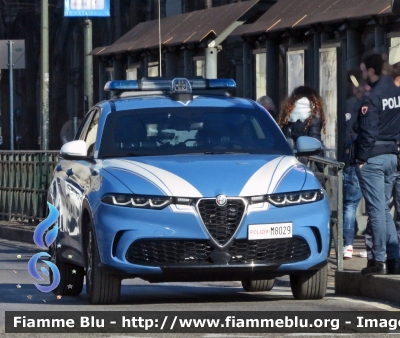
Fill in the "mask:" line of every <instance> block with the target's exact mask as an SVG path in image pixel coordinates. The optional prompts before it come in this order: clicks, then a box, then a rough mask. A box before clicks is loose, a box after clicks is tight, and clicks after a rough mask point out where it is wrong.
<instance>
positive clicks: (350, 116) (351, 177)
mask: <svg viewBox="0 0 400 338" xmlns="http://www.w3.org/2000/svg"><path fill="white" fill-rule="evenodd" d="M352 77H353V80H351V81H349V88H351V96H350V97H349V98H348V99H347V100H346V111H345V119H346V129H345V138H344V152H343V153H344V155H343V158H342V161H343V162H344V163H345V167H344V169H343V259H351V258H352V257H353V243H354V233H355V223H356V214H357V208H358V204H359V203H360V200H361V198H362V192H361V187H360V183H359V181H358V177H357V166H356V163H355V159H354V156H353V155H354V154H353V151H354V141H355V140H356V138H357V134H356V133H355V131H354V128H355V127H356V123H357V116H358V112H359V110H360V108H361V105H362V103H363V100H364V94H365V89H364V87H363V86H362V85H360V84H359V83H358V81H357V79H356V77H355V76H354V75H353V74H351V76H350V77H349V79H351V78H352ZM360 255H363V257H366V255H367V253H366V252H365V251H363V252H362V253H360ZM364 255H365V256H364Z"/></svg>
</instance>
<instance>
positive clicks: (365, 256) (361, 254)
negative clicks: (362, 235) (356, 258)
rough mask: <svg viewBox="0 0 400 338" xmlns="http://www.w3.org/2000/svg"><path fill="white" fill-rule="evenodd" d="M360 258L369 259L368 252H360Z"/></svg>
mask: <svg viewBox="0 0 400 338" xmlns="http://www.w3.org/2000/svg"><path fill="white" fill-rule="evenodd" d="M360 257H361V258H367V257H368V254H367V252H366V251H361V252H360Z"/></svg>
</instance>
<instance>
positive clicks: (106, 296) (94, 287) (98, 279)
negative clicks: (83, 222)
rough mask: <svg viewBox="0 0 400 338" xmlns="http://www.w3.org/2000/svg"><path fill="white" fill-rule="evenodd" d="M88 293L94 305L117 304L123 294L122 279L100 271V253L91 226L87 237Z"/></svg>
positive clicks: (90, 225)
mask: <svg viewBox="0 0 400 338" xmlns="http://www.w3.org/2000/svg"><path fill="white" fill-rule="evenodd" d="M86 250H87V251H86V293H87V294H88V295H89V302H90V303H92V304H115V303H117V302H118V299H119V295H120V292H121V279H120V278H118V277H117V276H114V275H112V274H109V273H106V272H104V271H102V270H100V269H99V263H100V258H99V252H98V248H97V244H96V241H95V238H94V234H93V226H92V224H89V227H88V232H87V237H86Z"/></svg>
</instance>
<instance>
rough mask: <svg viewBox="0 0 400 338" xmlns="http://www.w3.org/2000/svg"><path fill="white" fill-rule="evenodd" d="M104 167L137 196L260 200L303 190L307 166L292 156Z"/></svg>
mask: <svg viewBox="0 0 400 338" xmlns="http://www.w3.org/2000/svg"><path fill="white" fill-rule="evenodd" d="M103 169H104V170H106V171H107V172H109V173H110V174H112V175H113V176H115V177H116V178H117V179H118V180H120V181H121V182H122V183H124V184H125V185H126V186H127V187H128V189H129V190H131V191H132V192H133V193H135V194H147V195H153V194H154V195H167V196H180V197H215V196H217V195H219V194H225V195H227V196H256V195H264V194H268V193H273V192H282V191H298V190H301V189H302V187H303V185H304V182H305V180H306V175H307V174H306V170H305V167H304V166H303V165H302V164H301V163H300V162H298V161H297V159H296V158H295V157H293V156H277V155H236V154H226V155H202V156H200V155H176V156H168V157H158V156H153V157H140V158H138V157H135V158H123V159H107V160H104V162H103Z"/></svg>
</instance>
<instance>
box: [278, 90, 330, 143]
mask: <svg viewBox="0 0 400 338" xmlns="http://www.w3.org/2000/svg"><path fill="white" fill-rule="evenodd" d="M278 125H279V127H281V129H282V131H283V134H284V135H285V136H286V139H287V140H288V142H289V144H290V145H291V146H292V148H293V149H294V148H295V143H296V141H297V139H298V138H299V137H300V136H310V137H314V138H316V139H317V140H319V141H321V131H323V132H325V114H324V109H323V100H322V98H321V97H320V96H319V95H318V93H317V92H316V91H315V90H314V89H313V88H311V87H309V86H300V87H297V88H295V89H294V90H293V92H292V94H291V95H290V96H289V97H288V98H287V99H286V100H285V101H284V102H283V104H282V109H281V113H280V115H279V119H278Z"/></svg>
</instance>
